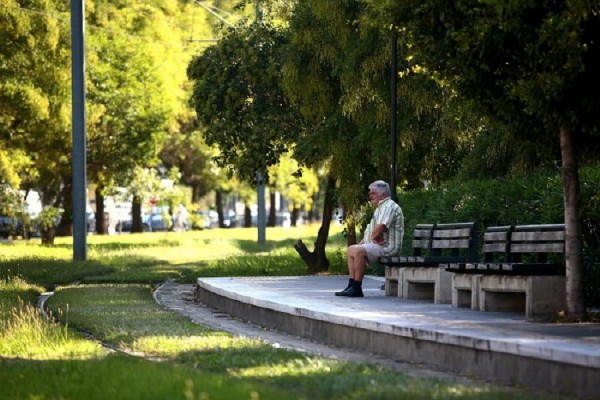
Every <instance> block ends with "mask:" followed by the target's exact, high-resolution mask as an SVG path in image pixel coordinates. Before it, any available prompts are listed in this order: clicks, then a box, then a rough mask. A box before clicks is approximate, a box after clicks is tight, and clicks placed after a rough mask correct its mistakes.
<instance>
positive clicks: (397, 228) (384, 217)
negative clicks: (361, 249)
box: [363, 197, 404, 256]
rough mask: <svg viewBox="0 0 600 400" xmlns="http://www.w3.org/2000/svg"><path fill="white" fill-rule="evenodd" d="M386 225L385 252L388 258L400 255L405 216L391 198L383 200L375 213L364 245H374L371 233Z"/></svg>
mask: <svg viewBox="0 0 600 400" xmlns="http://www.w3.org/2000/svg"><path fill="white" fill-rule="evenodd" d="M378 224H384V225H385V226H386V228H387V230H386V232H385V233H384V234H383V238H384V241H385V243H384V244H383V252H384V253H385V255H386V256H395V255H398V253H399V252H400V250H401V249H402V237H403V236H404V215H403V214H402V209H401V208H400V206H399V205H398V204H396V203H395V202H394V201H393V200H392V199H391V198H390V197H386V198H385V199H383V200H381V201H380V202H379V204H378V205H377V208H376V209H375V212H374V213H373V217H372V218H371V222H369V225H367V229H365V235H364V238H363V242H364V243H372V242H373V241H372V240H371V233H372V232H373V228H374V227H375V225H378Z"/></svg>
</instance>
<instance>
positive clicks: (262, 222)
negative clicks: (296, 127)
mask: <svg viewBox="0 0 600 400" xmlns="http://www.w3.org/2000/svg"><path fill="white" fill-rule="evenodd" d="M255 12H256V21H257V22H260V21H261V20H262V13H261V11H260V1H258V0H257V1H256V9H255ZM260 143H261V147H262V145H263V138H262V134H261V135H260ZM256 183H257V186H256V198H257V199H256V200H257V201H256V202H257V203H258V204H257V206H258V210H257V216H256V225H257V228H258V244H265V243H266V242H267V235H266V233H267V218H266V207H265V179H264V174H263V171H257V172H256Z"/></svg>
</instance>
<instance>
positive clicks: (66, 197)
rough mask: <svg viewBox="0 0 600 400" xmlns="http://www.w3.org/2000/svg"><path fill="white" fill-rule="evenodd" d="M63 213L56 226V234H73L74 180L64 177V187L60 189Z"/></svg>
mask: <svg viewBox="0 0 600 400" xmlns="http://www.w3.org/2000/svg"><path fill="white" fill-rule="evenodd" d="M60 200H61V201H62V208H63V210H64V211H63V213H62V215H61V216H60V222H59V223H58V226H57V227H56V236H73V182H72V181H71V179H70V177H69V179H63V188H62V190H61V191H60Z"/></svg>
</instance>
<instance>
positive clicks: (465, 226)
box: [379, 222, 477, 303]
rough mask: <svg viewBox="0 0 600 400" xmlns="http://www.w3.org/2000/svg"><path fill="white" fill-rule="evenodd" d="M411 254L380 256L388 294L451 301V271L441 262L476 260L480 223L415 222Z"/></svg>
mask: <svg viewBox="0 0 600 400" xmlns="http://www.w3.org/2000/svg"><path fill="white" fill-rule="evenodd" d="M412 248H413V255H412V256H394V257H380V259H379V262H380V263H381V264H383V265H385V290H386V295H387V296H398V297H402V298H405V299H429V300H431V299H433V301H434V303H450V302H451V301H452V282H451V277H452V274H451V273H449V272H447V271H446V270H445V269H444V268H441V267H440V265H444V264H446V263H461V262H468V261H474V260H476V257H477V225H476V223H474V222H464V223H448V224H419V225H416V226H415V229H414V231H413V240H412Z"/></svg>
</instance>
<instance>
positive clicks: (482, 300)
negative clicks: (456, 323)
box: [446, 224, 566, 318]
mask: <svg viewBox="0 0 600 400" xmlns="http://www.w3.org/2000/svg"><path fill="white" fill-rule="evenodd" d="M506 228H507V227H495V228H488V230H487V231H486V234H487V233H488V231H489V236H487V238H486V236H485V234H484V254H486V257H488V258H487V259H484V261H482V262H478V263H465V264H464V266H461V265H456V264H455V265H452V264H449V265H448V266H447V268H446V270H447V271H450V272H454V276H453V277H452V296H453V302H452V304H453V305H454V306H456V307H461V306H465V305H466V304H467V303H468V302H467V301H466V300H467V298H468V296H465V293H466V292H469V291H470V294H471V296H470V300H471V302H470V306H471V308H473V309H479V310H481V311H523V310H525V316H526V317H527V318H537V317H542V316H547V315H548V314H552V313H555V312H558V311H561V310H563V309H564V306H565V296H566V294H565V284H566V282H565V276H564V273H565V264H564V246H565V245H564V241H565V231H564V224H543V225H518V226H515V227H514V228H513V229H509V230H506ZM486 246H487V247H486ZM503 248H504V249H505V251H504V252H503V251H502V249H503ZM493 255H495V257H499V258H500V260H498V258H496V259H492V258H491V257H492V256H493ZM461 292H462V293H461Z"/></svg>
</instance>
